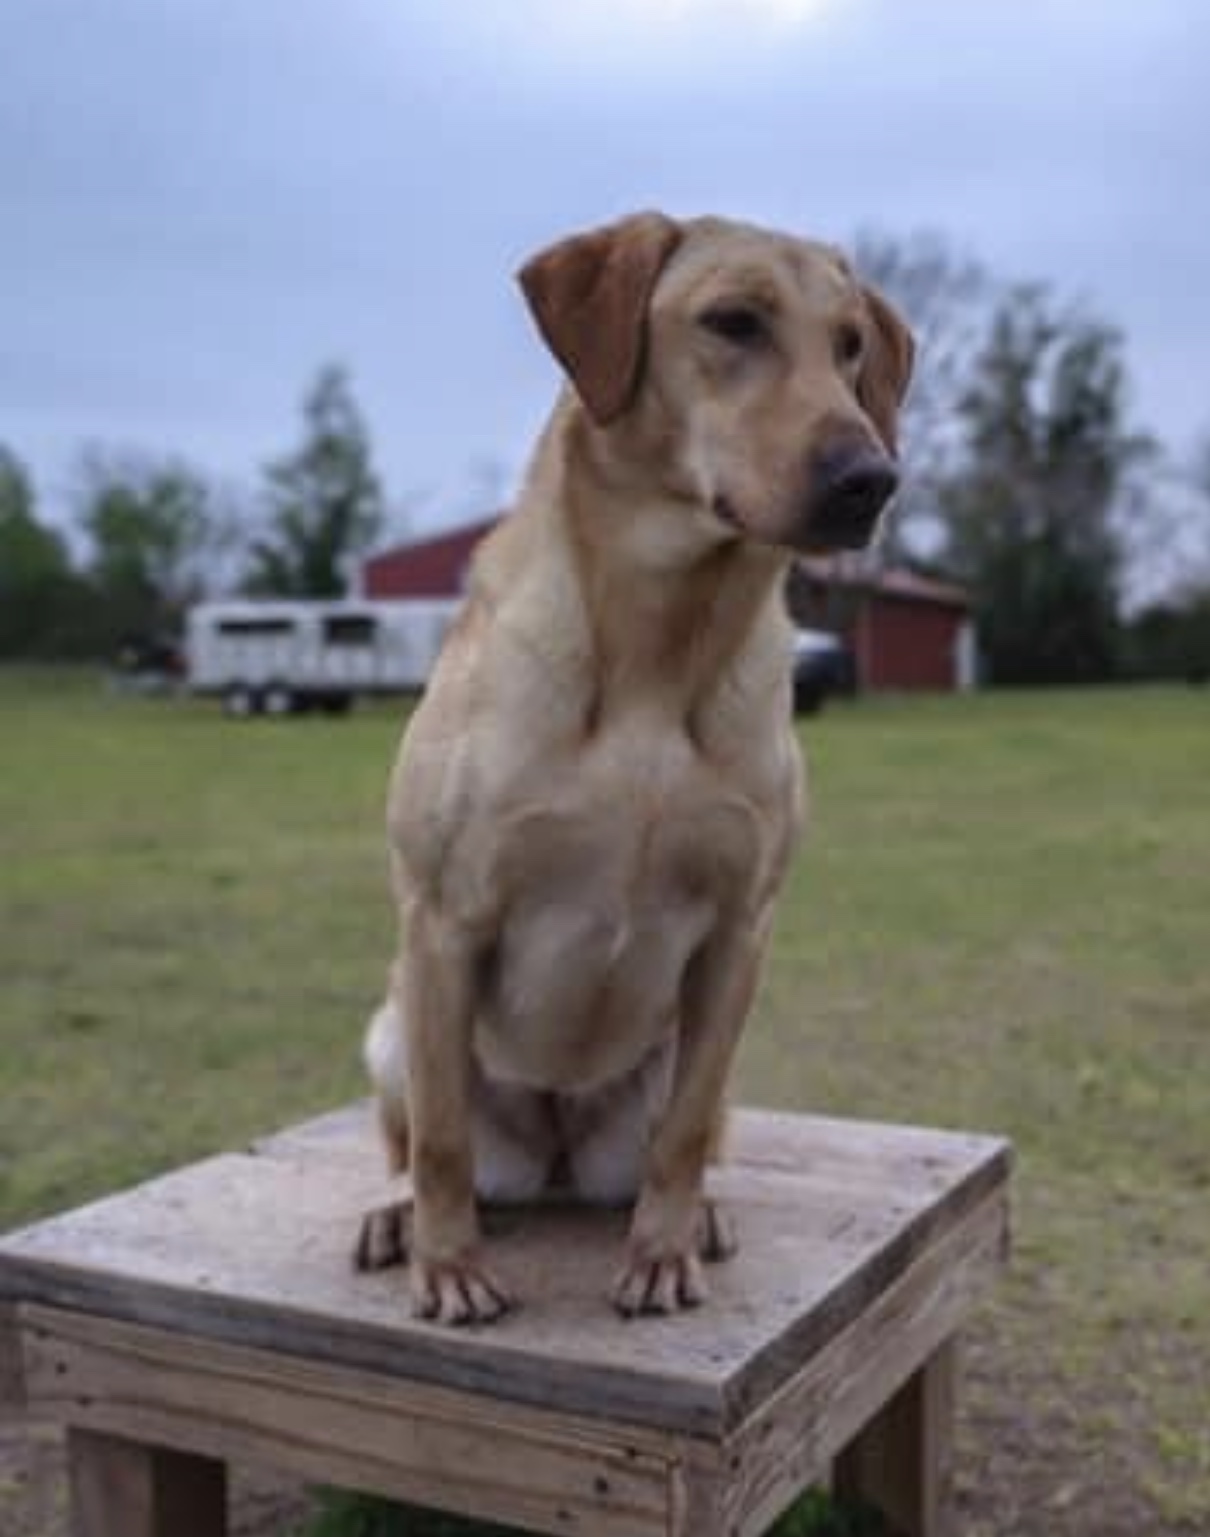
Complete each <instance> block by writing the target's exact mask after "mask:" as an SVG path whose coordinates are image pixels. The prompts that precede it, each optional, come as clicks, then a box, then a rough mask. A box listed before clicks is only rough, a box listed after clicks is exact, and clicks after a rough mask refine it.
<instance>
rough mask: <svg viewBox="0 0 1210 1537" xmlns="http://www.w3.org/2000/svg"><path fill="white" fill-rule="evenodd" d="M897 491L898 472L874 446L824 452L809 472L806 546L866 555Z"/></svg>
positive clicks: (850, 447)
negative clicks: (861, 552)
mask: <svg viewBox="0 0 1210 1537" xmlns="http://www.w3.org/2000/svg"><path fill="white" fill-rule="evenodd" d="M898 485H899V471H898V470H897V469H896V468H895V466H894V464H892V462H891V461H890V459H888V458H887V456H886V455H885V454H884V453H881V452H880V451H879V450H878V449H876V448H874V447H872V446H869V445H866V444H864V443H863V444H860V445H857V446H854V445H852V444H843V445H840V446H837V447H834V448H827V449H825V450H824V451H823V452H822V453H820V454H818V455H816V457H815V460H814V463H813V465H812V470H811V481H810V491H809V493H808V494H809V503H808V510H807V519H806V527H805V534H806V538H807V541H808V543H809V544H811V545H813V546H817V547H819V548H822V549H834V550H859V549H862V548H863V547H864V546H865V545H867V544H868V543H869V542H870V537H871V535H872V534H873V532H874V528H875V525H876V524H877V522H878V514H879V513H880V512H881V511H882V509H883V508H884V507H885V506H886V504H887V503H888V502H889V501H890V499H891V497H892V496H893V495H894V492H895V489H896V487H897V486H898Z"/></svg>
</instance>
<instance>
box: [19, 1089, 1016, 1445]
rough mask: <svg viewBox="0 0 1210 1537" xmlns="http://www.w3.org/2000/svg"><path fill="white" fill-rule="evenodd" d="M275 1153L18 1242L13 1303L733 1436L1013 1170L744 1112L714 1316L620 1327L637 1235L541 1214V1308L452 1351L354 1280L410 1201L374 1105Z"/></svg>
mask: <svg viewBox="0 0 1210 1537" xmlns="http://www.w3.org/2000/svg"><path fill="white" fill-rule="evenodd" d="M257 1147H258V1148H259V1151H258V1152H255V1153H250V1154H232V1155H225V1156H223V1157H220V1158H215V1159H210V1160H207V1161H206V1162H204V1163H201V1164H197V1165H194V1166H192V1167H191V1168H189V1169H184V1170H180V1171H178V1172H177V1173H175V1174H171V1175H168V1176H165V1177H164V1178H162V1179H160V1180H156V1181H153V1182H151V1183H149V1184H147V1185H144V1186H141V1187H139V1188H138V1189H135V1190H132V1191H129V1192H126V1193H125V1194H122V1195H119V1196H115V1197H112V1198H110V1199H109V1200H106V1201H102V1202H98V1203H96V1204H94V1205H93V1206H90V1207H85V1208H83V1209H81V1210H80V1211H77V1212H72V1213H69V1214H67V1215H66V1216H63V1217H59V1218H54V1219H51V1220H50V1221H48V1222H45V1223H40V1224H37V1225H36V1226H35V1227H33V1228H29V1229H26V1230H24V1231H23V1232H18V1233H15V1234H11V1235H9V1236H8V1237H6V1238H3V1239H0V1298H3V1297H8V1298H10V1299H27V1300H33V1301H39V1302H43V1303H47V1304H50V1305H54V1306H60V1307H69V1308H80V1309H85V1310H88V1311H92V1312H96V1313H101V1314H106V1315H108V1316H111V1317H114V1318H118V1319H126V1320H128V1321H131V1322H136V1323H138V1322H141V1323H144V1324H148V1325H152V1326H156V1327H163V1328H167V1329H175V1330H181V1331H184V1332H186V1333H190V1334H193V1335H195V1336H196V1337H198V1338H205V1339H211V1340H216V1341H226V1342H229V1343H233V1344H244V1345H249V1346H254V1347H257V1348H265V1349H280V1350H282V1351H285V1352H288V1353H291V1354H295V1355H300V1356H304V1357H310V1358H312V1359H315V1360H320V1361H329V1362H332V1363H335V1364H340V1365H345V1366H348V1367H352V1368H356V1369H363V1370H370V1371H381V1372H383V1373H387V1374H397V1375H407V1376H411V1377H413V1378H416V1379H419V1380H423V1381H427V1382H430V1383H435V1384H445V1385H447V1386H450V1387H454V1388H457V1389H459V1390H462V1391H465V1392H471V1393H482V1394H485V1395H496V1396H499V1397H501V1398H504V1399H507V1400H509V1401H512V1402H515V1403H529V1404H537V1405H545V1406H549V1407H556V1408H559V1409H563V1410H566V1411H567V1412H569V1413H573V1414H584V1415H597V1416H601V1417H603V1418H611V1417H612V1418H615V1419H625V1420H631V1421H634V1422H636V1423H641V1424H648V1425H652V1426H657V1427H661V1428H664V1429H668V1430H672V1431H675V1432H677V1433H681V1434H685V1435H703V1436H715V1437H719V1436H722V1435H724V1434H725V1433H726V1432H727V1431H728V1430H729V1429H731V1428H733V1427H734V1426H735V1425H737V1424H738V1423H740V1421H742V1419H743V1418H744V1417H745V1416H746V1415H747V1414H748V1413H749V1411H750V1409H751V1408H752V1406H753V1404H755V1403H756V1402H758V1401H759V1400H760V1399H761V1398H763V1397H765V1396H767V1395H768V1394H769V1393H771V1392H774V1391H776V1389H777V1388H778V1387H779V1385H780V1384H781V1383H782V1382H784V1381H785V1380H786V1378H787V1377H788V1376H790V1375H792V1373H793V1371H794V1370H795V1369H796V1368H797V1365H798V1364H799V1363H800V1362H801V1360H802V1359H803V1358H804V1356H805V1355H807V1354H810V1353H812V1352H815V1351H818V1350H820V1349H822V1348H823V1347H824V1346H825V1345H826V1344H827V1343H828V1342H829V1340H831V1339H832V1338H834V1337H836V1336H838V1335H839V1334H840V1333H842V1332H843V1331H844V1329H845V1328H846V1327H847V1325H848V1324H849V1323H850V1322H851V1321H852V1320H853V1319H854V1318H856V1317H857V1316H858V1315H859V1314H860V1313H861V1312H862V1310H863V1309H864V1308H866V1307H867V1306H868V1305H869V1303H870V1301H871V1300H872V1299H873V1298H874V1297H876V1296H877V1295H878V1294H879V1292H880V1291H882V1290H884V1289H885V1288H886V1287H888V1286H889V1285H891V1284H892V1283H893V1282H894V1281H895V1279H896V1278H897V1277H898V1276H899V1275H901V1274H902V1273H903V1272H904V1271H906V1270H907V1269H908V1268H909V1267H910V1266H911V1265H912V1264H913V1262H914V1260H915V1259H916V1257H917V1256H918V1255H920V1254H921V1253H923V1252H925V1251H926V1250H927V1249H928V1248H929V1247H930V1246H931V1245H932V1244H934V1243H935V1242H937V1241H939V1240H940V1239H941V1238H942V1237H943V1236H944V1235H945V1233H946V1232H947V1231H949V1230H950V1229H951V1228H952V1227H953V1226H954V1225H955V1224H957V1223H960V1222H961V1221H962V1218H963V1216H964V1214H965V1212H967V1211H968V1210H969V1209H970V1208H971V1206H972V1204H974V1203H976V1202H977V1201H979V1200H980V1199H981V1198H982V1196H983V1195H984V1194H985V1193H986V1192H987V1191H988V1190H991V1189H996V1188H998V1187H999V1186H1000V1185H1002V1184H1003V1183H1004V1181H1005V1179H1006V1176H1007V1164H1008V1157H1007V1150H1006V1148H1005V1145H1004V1144H1003V1143H1001V1142H998V1141H996V1140H995V1139H991V1138H973V1137H968V1136H964V1135H961V1134H956V1133H938V1132H927V1131H918V1130H915V1129H913V1128H897V1127H891V1128H885V1127H870V1126H866V1125H862V1124H860V1123H846V1122H837V1121H829V1120H822V1119H818V1118H814V1117H793V1116H784V1115H771V1114H767V1113H744V1114H741V1115H739V1116H738V1117H737V1121H736V1129H735V1133H734V1148H735V1158H734V1161H733V1162H732V1163H731V1164H730V1165H729V1166H727V1167H725V1168H723V1169H721V1170H719V1171H717V1172H715V1173H713V1174H712V1176H711V1180H712V1188H713V1189H714V1190H715V1191H716V1193H718V1194H720V1195H721V1196H722V1197H723V1198H724V1199H726V1200H728V1201H729V1202H730V1204H731V1206H732V1208H733V1210H734V1212H735V1214H736V1216H737V1219H738V1225H739V1229H740V1238H741V1252H740V1254H739V1256H738V1257H737V1258H736V1259H734V1260H733V1261H731V1262H729V1263H728V1264H726V1265H722V1266H718V1267H711V1271H710V1281H711V1285H712V1295H711V1299H710V1302H709V1304H708V1305H707V1306H706V1307H705V1308H702V1309H699V1310H698V1311H697V1312H695V1313H693V1314H690V1315H687V1316H684V1317H680V1318H674V1319H643V1320H640V1321H636V1322H634V1323H624V1322H621V1321H619V1320H618V1319H616V1318H615V1317H614V1316H613V1314H612V1313H611V1311H610V1309H609V1307H608V1304H607V1301H606V1291H607V1287H608V1281H609V1277H610V1276H611V1274H612V1272H613V1269H614V1267H615V1265H616V1264H617V1262H618V1258H619V1255H620V1252H621V1246H622V1242H623V1236H624V1228H625V1218H624V1216H623V1215H622V1214H619V1213H586V1212H582V1211H580V1212H577V1211H559V1212H553V1211H550V1210H545V1211H529V1212H522V1213H514V1214H510V1215H508V1216H506V1217H504V1218H503V1219H502V1220H501V1221H500V1222H495V1223H493V1229H494V1231H493V1236H492V1240H491V1242H492V1248H493V1255H494V1258H495V1261H496V1263H497V1264H498V1266H499V1268H500V1270H501V1273H502V1276H503V1279H504V1280H505V1282H506V1284H510V1285H511V1287H512V1288H513V1289H514V1290H516V1291H517V1292H519V1294H520V1295H521V1296H522V1299H523V1301H524V1302H525V1303H526V1304H527V1306H525V1307H523V1309H522V1310H521V1311H520V1312H519V1313H518V1314H516V1315H515V1316H511V1317H510V1318H508V1319H507V1320H505V1321H504V1322H503V1323H502V1324H500V1325H498V1326H496V1327H494V1328H493V1329H492V1330H490V1331H486V1332H476V1333H465V1332H459V1333H452V1332H451V1331H448V1330H444V1329H441V1328H438V1327H436V1326H433V1325H430V1324H425V1323H422V1322H418V1321H416V1320H413V1319H412V1318H410V1317H409V1314H408V1308H407V1303H406V1300H405V1294H404V1288H403V1283H402V1277H401V1276H400V1275H399V1274H398V1273H397V1272H396V1273H390V1272H387V1273H383V1274H379V1275H372V1276H361V1277H354V1276H353V1274H352V1273H351V1271H350V1268H349V1251H350V1248H351V1245H352V1241H353V1235H354V1232H355V1229H356V1226H357V1222H358V1219H359V1216H360V1214H361V1212H362V1211H363V1210H365V1209H366V1208H368V1207H370V1206H376V1205H380V1204H382V1202H383V1200H384V1199H385V1198H387V1196H388V1194H389V1187H388V1186H387V1184H386V1182H385V1181H384V1179H383V1177H382V1175H381V1172H380V1163H379V1154H378V1148H377V1145H376V1138H375V1134H374V1130H373V1127H372V1123H371V1119H370V1116H369V1112H368V1109H367V1107H364V1106H361V1107H353V1108H352V1109H350V1110H347V1111H341V1112H336V1113H334V1114H333V1115H330V1116H326V1117H321V1118H319V1119H318V1120H317V1121H315V1122H311V1123H308V1124H307V1125H305V1126H303V1127H300V1128H297V1129H295V1130H292V1131H289V1132H286V1133H282V1134H279V1135H278V1136H277V1137H274V1138H269V1139H266V1140H265V1142H263V1143H260V1144H257ZM496 1229H499V1231H496Z"/></svg>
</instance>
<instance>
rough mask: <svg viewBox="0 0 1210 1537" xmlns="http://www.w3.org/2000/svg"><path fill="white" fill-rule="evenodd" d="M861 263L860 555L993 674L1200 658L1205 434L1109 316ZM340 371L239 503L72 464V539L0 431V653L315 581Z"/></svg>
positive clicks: (111, 461)
mask: <svg viewBox="0 0 1210 1537" xmlns="http://www.w3.org/2000/svg"><path fill="white" fill-rule="evenodd" d="M856 258H857V266H858V268H859V270H860V271H861V272H862V273H863V275H864V276H866V277H868V278H869V279H870V280H871V281H873V282H875V283H876V284H877V285H878V286H879V287H880V288H882V289H883V290H884V291H885V292H887V293H888V294H889V295H890V296H891V297H892V298H893V299H895V300H896V301H897V303H898V304H899V305H900V307H901V308H902V309H903V311H904V312H905V314H906V315H907V317H908V318H909V320H910V321H911V323H912V325H913V328H914V330H915V332H916V334H917V338H918V343H919V351H918V365H917V374H916V378H915V380H914V382H913V387H912V391H911V394H910V396H909V399H908V403H907V407H906V413H905V418H906V419H905V423H904V429H903V434H902V437H903V442H904V452H905V460H906V463H905V470H906V474H905V485H904V490H903V492H901V495H900V498H899V506H898V511H897V515H896V518H895V520H894V522H893V524H892V529H891V533H890V536H889V538H888V540H887V541H886V543H885V545H884V547H883V549H882V550H881V552H880V553H879V554H878V556H877V557H876V558H877V559H881V560H884V561H893V562H894V563H896V564H908V565H910V566H913V567H916V568H917V569H921V570H924V571H925V572H927V573H928V574H934V575H941V576H944V577H947V578H949V579H951V580H958V581H960V582H962V583H964V584H965V585H966V586H967V587H968V588H969V590H970V592H971V594H972V598H973V601H974V608H975V619H976V625H977V630H978V634H979V638H980V648H981V661H982V666H983V672H984V676H985V679H986V681H988V682H991V683H1004V684H1017V683H1081V682H1095V681H1103V680H1108V679H1112V678H1120V677H1166V676H1184V677H1189V678H1196V679H1205V678H1206V677H1207V676H1210V430H1208V431H1207V433H1206V434H1205V437H1204V441H1203V443H1202V446H1201V448H1200V449H1199V450H1198V451H1197V452H1196V453H1194V454H1193V455H1192V456H1191V459H1190V460H1189V462H1187V463H1184V462H1180V461H1179V460H1177V459H1176V458H1175V457H1174V456H1173V455H1172V454H1171V453H1169V452H1166V451H1165V450H1164V448H1163V446H1162V445H1161V444H1160V443H1159V442H1158V441H1157V440H1156V439H1155V438H1154V437H1153V436H1151V435H1149V434H1148V433H1146V432H1144V431H1142V430H1141V429H1140V428H1139V426H1138V425H1137V423H1136V422H1135V421H1134V419H1133V417H1132V414H1131V405H1130V392H1129V378H1128V370H1127V363H1126V350H1125V341H1124V338H1123V336H1122V333H1121V332H1120V330H1119V329H1118V328H1117V327H1115V326H1114V325H1112V324H1111V323H1109V322H1108V321H1106V320H1105V319H1104V318H1103V317H1101V316H1098V315H1096V314H1095V313H1092V312H1091V311H1090V310H1089V309H1088V308H1087V307H1086V306H1081V305H1078V304H1075V303H1071V302H1069V301H1066V300H1065V299H1063V298H1062V296H1061V295H1059V294H1058V293H1056V291H1055V290H1054V289H1052V288H1050V287H1047V286H1046V285H1041V284H1024V285H1023V284H1014V283H1005V282H1002V281H1000V280H998V279H996V278H995V277H993V276H992V275H991V274H989V272H988V271H987V270H986V269H985V268H984V267H983V266H981V265H980V264H979V263H978V262H976V261H974V260H972V259H970V258H968V257H965V256H963V255H962V254H961V253H959V252H957V251H956V250H955V248H954V247H953V246H952V245H951V244H950V243H949V242H947V241H946V240H945V239H944V238H942V237H940V236H937V235H933V234H922V235H916V236H911V237H908V238H905V239H899V238H892V237H889V236H885V235H877V234H870V235H864V236H860V237H859V238H858V240H857V242H856ZM384 508H385V498H384V493H383V489H382V485H381V482H380V479H379V477H378V475H377V473H376V471H375V469H374V464H373V455H372V451H371V445H370V437H369V432H368V429H367V426H366V423H365V419H364V417H363V415H362V413H361V411H360V409H359V407H358V405H357V403H356V400H355V399H354V396H353V391H352V388H351V385H350V382H349V379H348V377H347V375H346V374H345V373H344V372H343V371H342V370H341V369H339V368H337V367H332V366H329V367H326V368H324V369H322V370H321V371H320V373H319V374H318V376H317V378H316V379H315V381H314V382H313V384H312V385H311V387H310V388H309V390H308V391H307V393H306V396H305V398H304V402H303V425H302V434H301V439H300V442H299V443H298V445H297V446H296V448H295V449H294V450H293V451H292V452H290V453H288V454H286V455H284V456H283V457H281V458H279V459H277V460H275V461H273V462H272V463H270V464H269V465H268V466H267V467H266V469H265V471H264V474H263V478H262V483H261V485H260V488H259V490H258V492H257V494H256V496H255V498H254V499H252V506H251V508H250V507H249V499H248V498H246V497H241V496H237V495H235V494H234V493H231V492H229V491H224V490H223V489H222V488H221V487H220V486H219V485H218V484H217V483H216V482H214V481H213V480H211V479H209V478H208V477H207V476H206V475H205V474H204V473H203V472H202V471H200V470H199V469H198V468H197V467H195V466H192V465H189V464H187V463H184V462H182V461H180V460H178V459H175V458H171V457H163V456H158V457H157V456H147V455H132V454H119V453H115V452H112V451H110V452H105V451H98V450H93V451H92V452H90V453H88V454H86V455H84V456H83V457H82V459H81V461H80V464H79V468H78V473H77V483H76V486H75V488H74V492H73V496H72V514H73V526H72V529H71V535H72V537H71V538H70V539H69V538H67V537H65V536H64V534H63V533H61V532H60V531H58V530H57V529H56V528H55V527H54V526H53V525H52V524H51V523H50V522H48V521H47V520H46V519H45V518H43V517H41V516H40V514H39V508H38V504H37V497H36V493H35V488H34V486H33V485H32V482H31V479H30V476H29V474H28V473H27V471H26V470H25V469H24V467H23V466H22V464H21V463H20V461H19V459H18V458H17V456H16V454H15V452H14V451H13V450H12V449H11V448H6V447H5V446H4V445H2V444H0V657H10V658H11V657H56V656H63V657H92V656H107V655H111V654H112V653H113V651H114V649H115V648H116V647H117V646H119V645H120V644H121V643H122V642H123V641H125V640H127V639H129V638H131V637H133V636H152V635H164V634H172V633H175V632H178V631H179V628H180V625H181V621H182V618H183V614H184V611H185V609H186V608H187V607H188V606H189V604H191V603H192V602H194V601H196V600H197V599H198V598H200V597H202V596H206V595H216V594H219V593H233V592H242V593H247V594H255V595H264V596H269V595H279V596H315V597H327V596H335V595H338V594H340V593H341V592H343V591H344V590H345V589H346V586H347V584H348V581H349V579H350V577H351V576H352V574H353V570H354V567H355V564H356V562H357V560H358V559H359V558H360V557H361V556H362V555H363V554H364V553H365V552H366V551H367V550H368V549H369V548H370V547H371V546H372V545H373V543H374V542H375V540H376V539H378V538H379V537H380V535H381V533H382V530H383V525H384Z"/></svg>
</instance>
